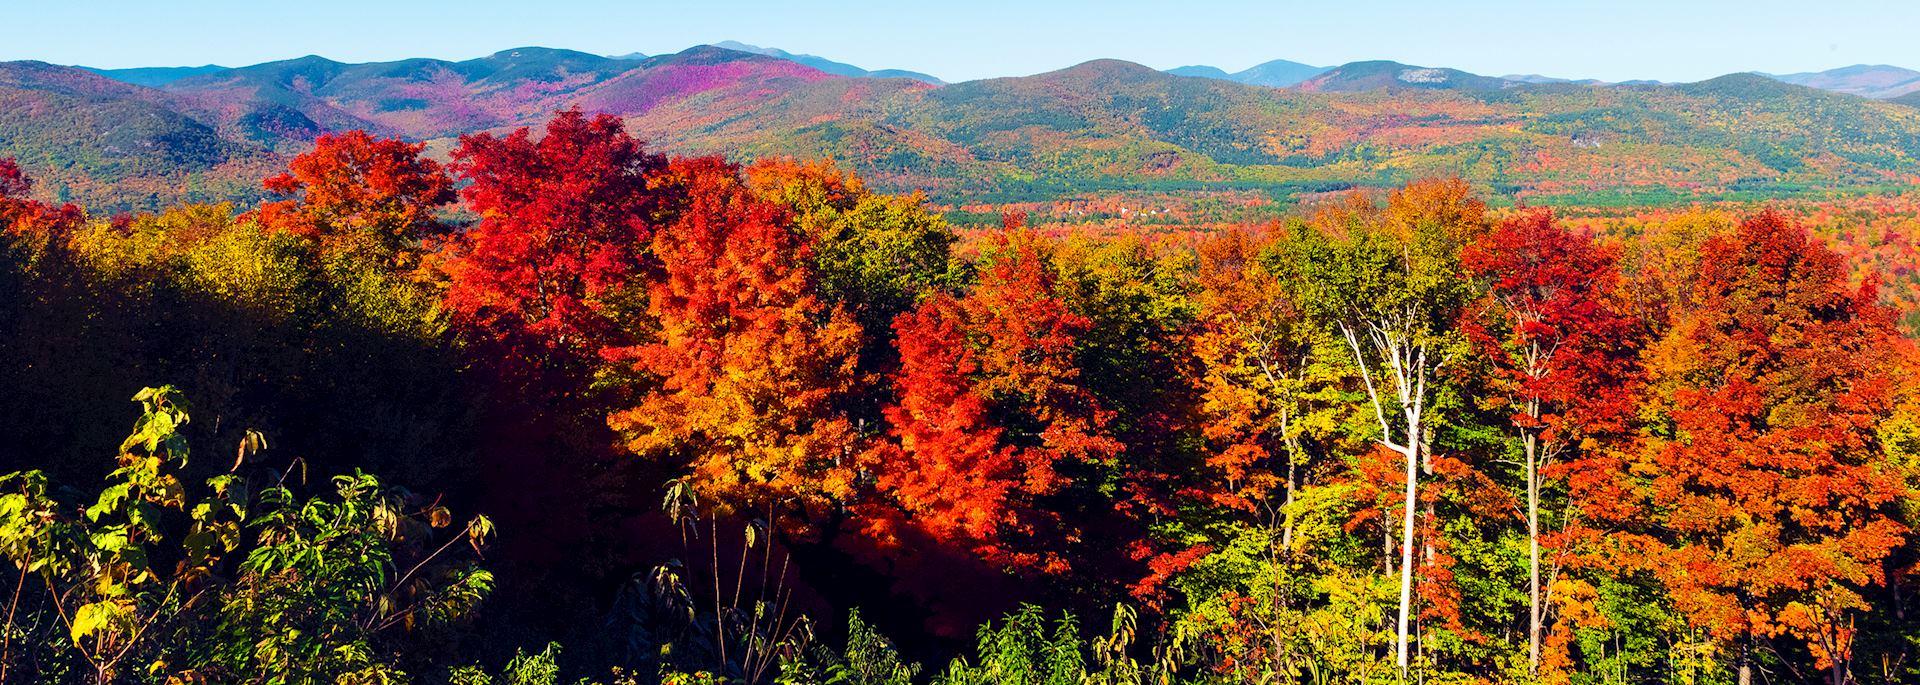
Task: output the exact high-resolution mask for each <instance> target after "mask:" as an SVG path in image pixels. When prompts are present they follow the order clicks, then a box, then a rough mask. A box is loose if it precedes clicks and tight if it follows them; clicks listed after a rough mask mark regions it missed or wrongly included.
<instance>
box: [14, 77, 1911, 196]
mask: <svg viewBox="0 0 1920 685" xmlns="http://www.w3.org/2000/svg"><path fill="white" fill-rule="evenodd" d="M1188 73H1193V72H1191V71H1189V72H1188ZM1915 104H1920V103H1915ZM568 107H579V108H581V109H583V110H587V111H604V112H610V113H613V114H616V115H618V116H621V117H622V118H623V119H624V120H625V121H626V123H627V125H628V127H629V128H630V129H631V130H632V131H634V132H635V134H636V135H639V136H642V137H644V138H646V139H647V140H649V141H650V144H651V145H653V146H654V147H655V148H657V149H661V150H663V151H670V152H673V153H676V154H705V153H716V154H724V155H728V156H731V157H733V158H736V159H742V160H746V159H752V158H758V157H767V156H795V157H802V158H827V159H833V160H835V161H837V162H838V163H840V164H842V165H844V166H846V167H847V168H850V169H853V170H855V171H858V172H859V173H861V174H862V175H863V176H865V177H866V178H867V179H868V180H869V181H870V182H871V183H872V184H873V185H874V186H875V187H877V188H881V189H885V190H891V191H902V192H905V191H924V192H927V193H928V194H929V195H930V196H931V197H933V198H935V199H936V200H938V201H941V202H951V203H995V202H1027V201H1053V200H1061V199H1064V198H1084V197H1088V196H1089V194H1098V193H1113V192H1122V193H1133V194H1140V193H1177V194H1180V195H1182V196H1185V197H1196V196H1198V197H1204V196H1205V195H1206V194H1208V193H1215V192H1234V193H1252V194H1256V195H1258V196H1261V197H1271V198H1275V199H1282V200H1284V199H1285V198H1291V197H1295V196H1297V195H1299V194H1301V193H1310V192H1320V191H1326V190H1334V189H1340V188H1348V187H1353V186H1356V185H1358V186H1378V185H1386V184H1390V183H1394V182H1398V181H1403V180H1406V179H1409V178H1415V177H1420V176H1429V175H1435V174H1460V175H1462V176H1464V177H1466V178H1468V179H1469V180H1471V181H1474V182H1476V183H1481V184H1485V185H1491V186H1494V187H1496V188H1498V189H1499V190H1500V191H1501V192H1503V193H1511V194H1515V195H1519V196H1522V197H1527V198H1530V201H1537V202H1541V203H1547V202H1551V201H1554V199H1555V198H1560V199H1562V200H1564V201H1604V202H1621V201H1624V200H1622V199H1621V198H1626V197H1632V198H1636V200H1644V199H1646V198H1653V200H1651V201H1681V202H1684V201H1690V199H1694V198H1699V197H1713V196H1717V195H1719V194H1729V193H1740V194H1743V195H1745V196H1781V195H1792V194H1795V193H1806V192H1828V191H1834V190H1844V189H1848V188H1874V187H1881V186H1884V185H1886V184H1890V183H1901V182H1905V181H1906V180H1907V179H1913V178H1916V177H1920V107H1908V106H1902V105H1901V104H1896V103H1890V102H1881V101H1875V100H1870V99H1866V98H1861V97H1858V96H1853V95H1847V94H1842V93H1834V92H1828V91H1823V90H1818V89H1815V88H1810V87H1804V86H1798V85H1792V84H1788V83H1783V82H1780V81H1777V80H1774V79H1770V78H1767V77H1763V76H1759V75H1756V74H1734V75H1729V76H1725V77H1721V78H1717V79H1710V80H1707V81H1702V82H1699V83H1692V84H1679V85H1659V84H1643V85H1624V84H1616V85H1606V86H1600V85H1585V84H1581V83H1570V82H1553V83H1539V84H1535V83H1527V82H1524V81H1522V80H1519V79H1501V78H1490V77H1485V76H1478V75H1474V74H1468V73H1465V72H1460V71H1456V70H1449V69H1428V68H1423V67H1416V66H1409V65H1404V64H1397V63H1392V62H1361V63H1354V64H1348V65H1343V66H1341V67H1337V68H1334V69H1332V70H1330V71H1327V72H1325V73H1323V74H1320V75H1317V76H1315V77H1314V78H1312V79H1309V80H1308V81H1306V82H1303V83H1301V84H1299V85H1298V86H1297V87H1293V88H1278V89H1277V88H1271V87H1264V86H1256V85H1250V84H1246V83H1240V82H1237V81H1234V80H1229V79H1220V78H1217V77H1203V78H1191V77H1187V76H1182V75H1177V74H1172V73H1166V72H1160V71H1155V70H1153V69H1150V68H1148V67H1145V66H1141V65H1139V64H1134V63H1131V62H1124V61H1119V60H1096V61H1092V62H1088V63H1085V64H1080V65H1077V66H1074V67H1070V68H1067V69H1061V70H1058V71H1052V72H1047V73H1043V74H1036V75H1033V76H1023V77H1013V78H998V79H987V80H981V81H969V82H964V83H955V84H950V85H944V86H941V85H934V84H929V83H925V82H922V81H916V80H911V79H905V78H870V77H855V76H845V75H836V74H833V73H828V72H826V71H822V70H820V69H817V68H814V67H810V66H807V65H805V64H801V63H800V62H797V61H794V60H791V59H787V58H782V57H776V56H769V55H762V54H757V53H749V52H743V51H738V50H731V49H727V48H722V47H716V46H700V47H696V48H691V49H688V50H685V51H682V52H679V53H675V54H671V55H658V56H653V57H646V58H642V59H614V58H608V57H600V56H596V55H588V54H585V53H578V52H572V51H566V50H553V49H546V48H519V49H515V50H507V51H502V52H500V53H497V54H494V55H490V56H488V57H484V58H480V59H475V60H466V61H460V62H450V61H444V60H433V59H411V60H400V61H394V62H379V63H370V64H346V63H340V62H335V61H332V60H327V59H324V58H321V57H317V56H309V57H304V58H299V59H294V60H285V61H281V62H271V63H267V64H259V65H253V66H249V67H240V68H235V69H227V70H222V71H219V72H212V73H206V74H200V75H195V76H189V77H185V78H181V79H179V80H176V81H172V82H169V83H166V84H164V85H163V87H160V88H149V87H144V86H138V85H134V84H129V83H125V82H121V81H117V80H113V79H109V78H106V77H104V76H101V75H99V74H96V73H93V72H89V71H86V70H82V69H75V68H68V67H55V66H51V65H45V64H40V63H33V62H13V63H0V156H18V157H20V158H21V160H22V162H23V164H25V165H26V166H27V167H28V169H29V171H30V172H32V173H34V174H35V175H37V176H39V177H41V178H43V179H46V183H43V184H42V186H41V189H40V191H39V192H41V193H42V194H44V195H48V196H50V197H52V196H68V197H73V198H75V199H76V200H78V201H81V202H84V203H86V204H89V205H90V206H92V207H95V208H96V209H101V210H119V209H138V208H143V207H151V206H153V205H154V204H155V203H157V202H160V201H171V200H178V199H181V198H196V199H206V200H217V199H233V200H236V201H240V202H243V203H244V202H249V201H251V200H252V199H253V198H256V197H258V190H257V188H258V187H259V186H258V183H259V180H260V179H261V178H263V177H265V176H266V175H269V174H270V173H271V170H272V169H273V168H275V167H277V166H279V165H283V164H284V163H285V159H286V156H287V155H291V154H295V153H297V152H299V151H301V150H304V149H306V148H307V146H309V145H310V144H311V143H310V141H311V139H312V137H313V136H315V135H318V134H320V133H324V132H329V131H340V130H345V129H349V128H363V129H367V130H369V131H372V132H375V133H376V134H379V135H384V136H396V137H401V138H406V139H410V140H418V141H426V142H429V143H430V144H431V145H432V149H434V150H436V151H440V150H445V149H447V148H448V147H449V146H451V145H453V144H454V142H455V141H454V139H455V137H457V136H458V135H460V134H463V133H468V132H473V131H504V130H510V129H512V128H514V127H519V126H538V125H540V124H541V123H542V122H544V121H545V120H546V119H547V118H548V117H550V116H551V115H552V112H554V111H556V110H559V109H564V108H568Z"/></svg>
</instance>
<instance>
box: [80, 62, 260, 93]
mask: <svg viewBox="0 0 1920 685" xmlns="http://www.w3.org/2000/svg"><path fill="white" fill-rule="evenodd" d="M80 68H81V69H85V70H87V71H91V72H93V73H96V74H99V75H101V76H105V77H107V78H110V79H113V80H115V81H119V82H121V83H131V84H133V85H136V86H146V87H148V88H158V87H160V86H164V85H167V84H169V83H173V82H174V81H178V80H180V79H183V78H187V77H189V76H201V75H204V74H212V73H217V72H222V71H226V70H227V68H226V67H223V66H219V65H215V64H209V65H206V66H200V67H137V68H133V69H95V68H93V67H80Z"/></svg>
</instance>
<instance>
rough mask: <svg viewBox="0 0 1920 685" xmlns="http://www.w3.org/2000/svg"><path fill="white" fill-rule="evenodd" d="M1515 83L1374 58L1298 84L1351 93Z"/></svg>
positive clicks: (1484, 88) (1498, 87) (1493, 87)
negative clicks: (1374, 59)
mask: <svg viewBox="0 0 1920 685" xmlns="http://www.w3.org/2000/svg"><path fill="white" fill-rule="evenodd" d="M1514 85H1516V84H1515V83H1514V82H1513V81H1508V80H1506V79H1500V78H1494V77H1491V76H1481V75H1479V74H1469V73H1467V72H1464V71H1460V70H1458V69H1438V68H1432V67H1416V66H1412V65H1408V64H1401V63H1399V62H1388V61H1384V60H1376V61H1371V62H1353V63H1351V64H1343V65H1340V66H1337V67H1334V68H1332V69H1330V70H1327V71H1326V72H1324V73H1321V74H1319V75H1316V76H1314V77H1312V78H1309V79H1306V80H1304V81H1301V82H1300V83H1299V88H1300V89H1301V90H1307V91H1314V92H1323V93H1352V92H1359V91H1368V90H1387V91H1393V90H1408V89H1419V90H1477V91H1489V90H1501V89H1503V88H1508V87H1511V86H1514Z"/></svg>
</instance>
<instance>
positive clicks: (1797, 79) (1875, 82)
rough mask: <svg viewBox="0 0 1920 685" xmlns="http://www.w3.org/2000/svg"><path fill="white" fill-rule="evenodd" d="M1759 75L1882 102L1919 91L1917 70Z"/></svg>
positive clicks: (1880, 67)
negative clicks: (1876, 99)
mask: <svg viewBox="0 0 1920 685" xmlns="http://www.w3.org/2000/svg"><path fill="white" fill-rule="evenodd" d="M1763 75H1764V76H1767V77H1769V78H1772V79H1775V80H1778V81H1785V82H1787V83H1792V84H1795V85H1801V86H1811V87H1814V88H1819V89H1821V90H1831V91H1834V92H1837V93H1848V94H1852V95H1859V96H1862V97H1870V98H1878V99H1882V100H1885V99H1891V98H1897V97H1900V96H1902V95H1906V94H1908V93H1913V92H1916V91H1920V71H1914V70H1912V69H1905V68H1901V67H1895V66H1888V65H1885V64H1855V65H1853V66H1850V67H1841V68H1839V69H1829V70H1826V71H1816V72H1807V73H1799V74H1778V75H1776V74H1763Z"/></svg>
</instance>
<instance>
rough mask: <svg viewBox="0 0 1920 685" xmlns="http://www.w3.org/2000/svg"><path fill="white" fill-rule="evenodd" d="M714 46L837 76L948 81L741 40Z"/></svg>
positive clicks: (930, 81)
mask: <svg viewBox="0 0 1920 685" xmlns="http://www.w3.org/2000/svg"><path fill="white" fill-rule="evenodd" d="M713 47H716V48H725V49H728V50H737V51H739V52H750V53H753V54H756V55H766V56H768V57H775V58H779V59H784V60H787V61H790V62H796V63H799V64H803V65H806V66H809V67H813V68H815V69H818V70H820V71H823V72H826V73H828V74H833V75H835V76H852V77H856V78H910V79H913V80H915V81H920V82H923V83H931V84H933V85H936V86H937V85H941V84H944V83H946V82H945V81H942V80H940V79H937V78H934V77H932V76H929V75H927V74H922V73H920V72H917V71H907V70H905V69H881V70H879V71H868V70H866V69H862V68H860V67H856V66H853V65H851V64H847V63H845V62H835V61H833V60H830V59H827V58H825V57H820V56H818V55H796V54H794V53H791V52H787V51H785V50H781V49H779V48H763V47H760V46H758V45H748V44H746V43H742V42H739V41H732V40H726V41H721V42H718V43H714V44H713Z"/></svg>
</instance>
